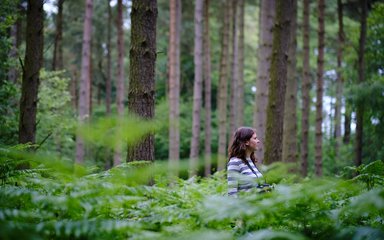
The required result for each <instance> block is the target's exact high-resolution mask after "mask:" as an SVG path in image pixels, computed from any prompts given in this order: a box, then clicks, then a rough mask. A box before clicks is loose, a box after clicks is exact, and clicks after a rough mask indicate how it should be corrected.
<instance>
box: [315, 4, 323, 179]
mask: <svg viewBox="0 0 384 240" xmlns="http://www.w3.org/2000/svg"><path fill="white" fill-rule="evenodd" d="M317 3H318V9H319V13H318V22H319V29H318V49H319V53H318V56H317V81H316V138H315V139H316V140H315V172H316V176H322V175H323V152H322V151H323V131H322V124H323V92H324V78H323V74H324V11H325V2H324V0H318V1H317Z"/></svg>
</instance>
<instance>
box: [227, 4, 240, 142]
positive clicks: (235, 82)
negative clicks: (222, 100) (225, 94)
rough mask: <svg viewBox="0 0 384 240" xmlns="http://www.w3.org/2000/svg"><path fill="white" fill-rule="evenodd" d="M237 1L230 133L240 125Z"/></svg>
mask: <svg viewBox="0 0 384 240" xmlns="http://www.w3.org/2000/svg"><path fill="white" fill-rule="evenodd" d="M237 15H238V14H237V1H236V0H233V1H232V67H231V80H230V88H229V91H230V101H229V109H230V112H229V134H230V136H231V134H232V133H233V132H234V131H235V130H236V128H238V127H239V123H238V121H237V120H238V115H237V111H238V105H239V91H238V82H239V39H238V34H237V31H238V26H237V25H238V17H237Z"/></svg>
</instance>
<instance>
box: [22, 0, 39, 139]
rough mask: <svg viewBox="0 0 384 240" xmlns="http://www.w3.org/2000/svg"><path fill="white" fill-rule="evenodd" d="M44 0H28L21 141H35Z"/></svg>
mask: <svg viewBox="0 0 384 240" xmlns="http://www.w3.org/2000/svg"><path fill="white" fill-rule="evenodd" d="M43 4H44V1H43V0H39V1H37V0H36V1H31V0H30V1H28V10H27V35H26V50H25V59H24V69H23V82H22V87H21V99H20V118H19V143H35V141H36V112H37V101H38V89H39V84H40V74H39V72H40V69H41V67H42V64H43V45H44V9H43Z"/></svg>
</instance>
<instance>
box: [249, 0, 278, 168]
mask: <svg viewBox="0 0 384 240" xmlns="http://www.w3.org/2000/svg"><path fill="white" fill-rule="evenodd" d="M275 5H276V2H275V0H261V7H260V21H259V22H260V23H259V32H260V38H259V46H260V47H259V50H258V54H257V55H258V64H257V66H258V69H257V76H256V96H255V111H254V113H255V115H254V117H253V120H254V124H253V125H254V126H256V131H257V137H258V138H259V139H260V141H261V142H262V143H264V142H265V129H266V119H267V106H268V82H269V79H270V75H269V74H270V73H269V72H270V68H271V58H272V40H273V32H272V29H273V23H274V19H275ZM264 151H265V149H264V147H261V148H259V149H257V150H256V158H257V160H258V161H259V162H263V160H264Z"/></svg>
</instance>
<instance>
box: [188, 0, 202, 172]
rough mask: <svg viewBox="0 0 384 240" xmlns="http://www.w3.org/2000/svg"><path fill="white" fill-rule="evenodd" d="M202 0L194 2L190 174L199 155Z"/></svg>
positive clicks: (195, 165)
mask: <svg viewBox="0 0 384 240" xmlns="http://www.w3.org/2000/svg"><path fill="white" fill-rule="evenodd" d="M203 5H204V2H203V0H196V2H195V44H194V46H195V48H194V63H195V81H194V86H193V119H192V140H191V153H190V161H191V162H190V176H193V175H195V174H196V171H197V168H198V157H199V139H200V120H201V119H200V112H201V103H202V85H203V51H202V50H203Z"/></svg>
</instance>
